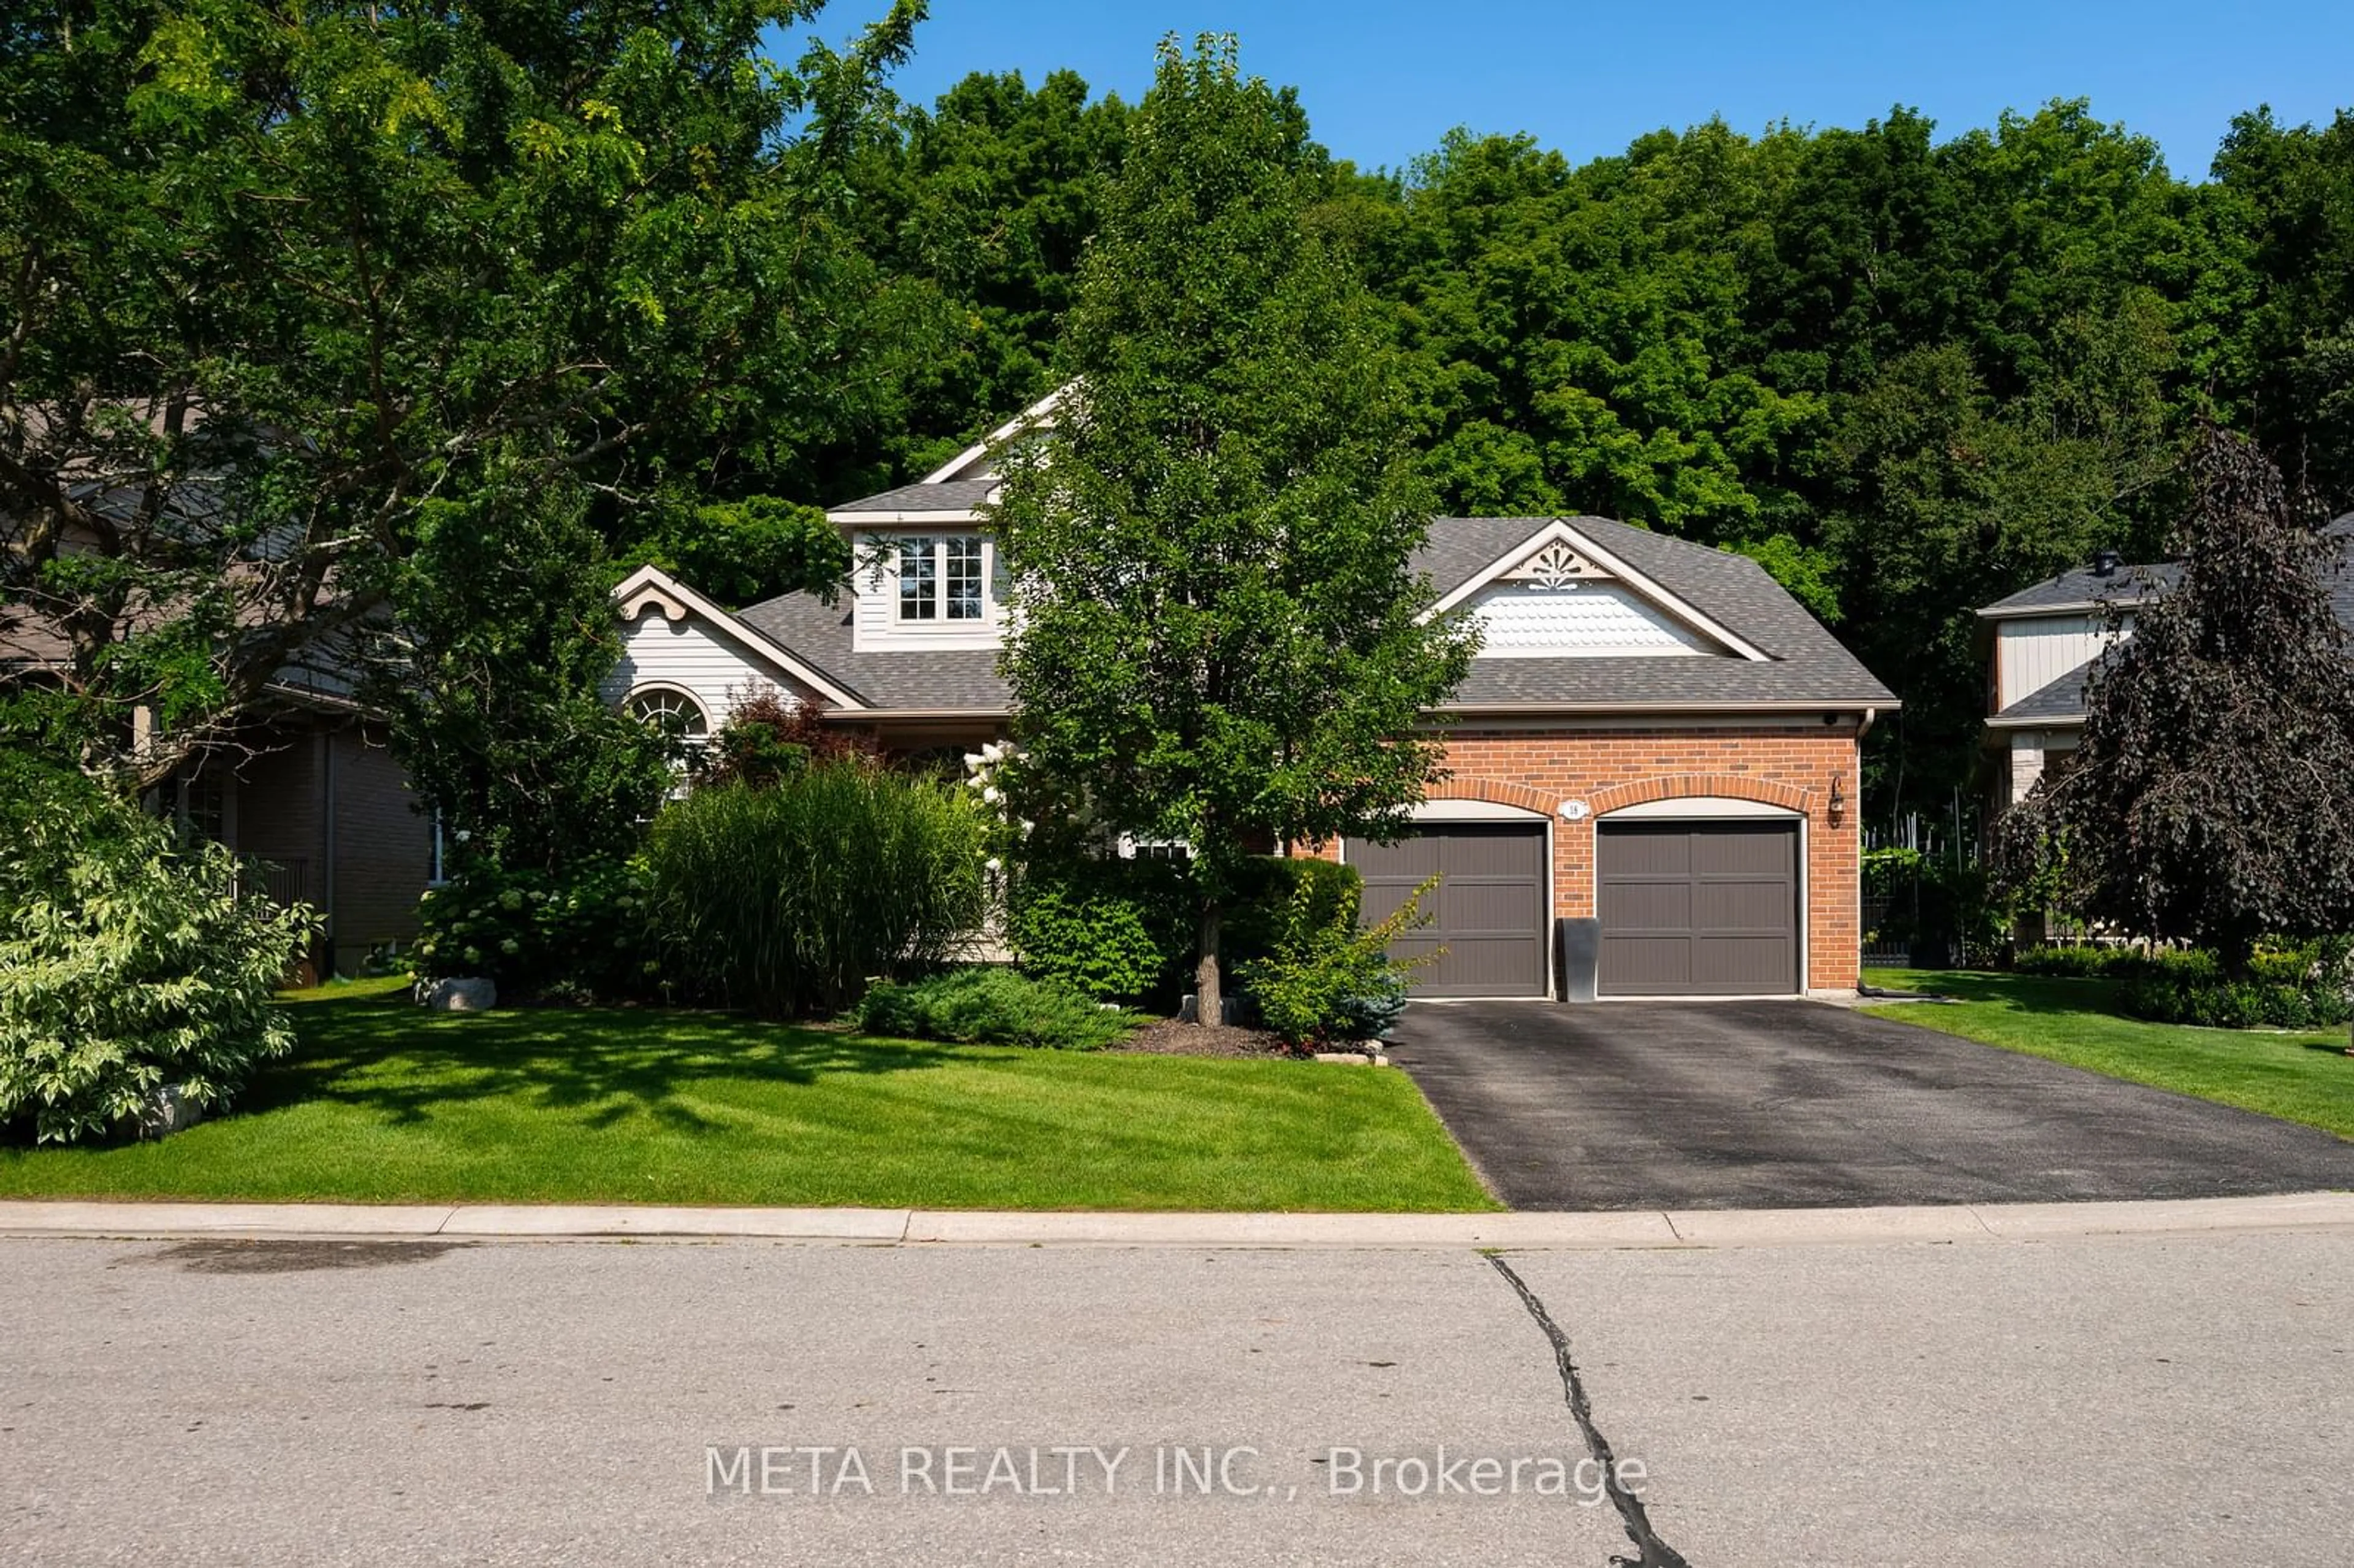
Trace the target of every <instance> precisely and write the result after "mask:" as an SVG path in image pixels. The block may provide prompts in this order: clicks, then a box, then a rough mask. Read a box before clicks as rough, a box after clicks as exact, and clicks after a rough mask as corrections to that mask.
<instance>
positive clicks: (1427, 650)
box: [995, 37, 1470, 1022]
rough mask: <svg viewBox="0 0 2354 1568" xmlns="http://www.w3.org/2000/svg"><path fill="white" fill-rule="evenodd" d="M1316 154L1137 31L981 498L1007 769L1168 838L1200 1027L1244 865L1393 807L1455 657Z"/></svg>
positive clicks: (1407, 784)
mask: <svg viewBox="0 0 2354 1568" xmlns="http://www.w3.org/2000/svg"><path fill="white" fill-rule="evenodd" d="M1321 164H1322V159H1321V156H1320V154H1319V153H1318V152H1317V151H1316V150H1315V149H1314V148H1313V147H1312V145H1311V144H1310V142H1309V139H1308V126H1307V122H1306V120H1305V118H1304V117H1303V116H1302V115H1301V113H1300V112H1299V106H1298V104H1297V103H1296V102H1295V101H1293V99H1292V98H1291V96H1290V95H1289V94H1288V93H1278V92H1277V91H1275V90H1273V89H1270V88H1269V87H1268V86H1267V84H1266V83H1265V82H1264V81H1262V80H1260V79H1257V78H1256V77H1245V76H1244V75H1243V74H1242V72H1241V69H1240V68H1239V65H1238V64H1237V61H1236V56H1235V45H1234V43H1233V41H1232V40H1231V39H1219V38H1214V37H1204V38H1203V39H1202V40H1200V41H1199V43H1198V44H1197V45H1196V48H1195V50H1194V52H1193V54H1192V55H1190V56H1188V55H1186V54H1184V53H1183V52H1182V51H1181V50H1180V49H1179V48H1178V47H1177V46H1176V45H1175V43H1174V42H1173V41H1172V42H1171V43H1168V44H1164V45H1163V46H1162V48H1161V57H1160V62H1159V67H1158V69H1157V70H1156V73H1155V77H1154V83H1153V87H1152V90H1151V91H1150V93H1149V94H1148V95H1147V96H1146V97H1145V99H1144V100H1143V101H1142V103H1141V104H1140V107H1139V110H1138V112H1137V115H1136V118H1135V120H1134V121H1133V122H1131V124H1130V126H1129V146H1128V152H1127V157H1126V161H1125V163H1124V164H1123V166H1122V168H1121V171H1120V175H1119V178H1118V179H1117V180H1116V181H1115V182H1114V183H1113V184H1112V185H1111V186H1110V187H1109V189H1108V192H1107V193H1106V196H1105V205H1104V213H1103V223H1102V227H1101V228H1100V230H1099V231H1098V232H1097V236H1096V238H1095V240H1094V243H1093V244H1092V245H1091V246H1090V247H1089V249H1088V250H1087V257H1086V259H1085V260H1084V262H1083V263H1082V266H1081V270H1080V278H1079V289H1078V297H1077V300H1076V303H1075V304H1074V305H1073V308H1072V310H1071V312H1070V313H1069V315H1068V317H1067V318H1066V324H1065V332H1064V339H1063V351H1064V357H1063V362H1062V366H1061V368H1062V369H1063V371H1064V372H1065V373H1066V375H1068V376H1072V377H1074V378H1075V386H1074V389H1073V393H1072V395H1071V397H1069V398H1067V399H1066V402H1065V404H1064V407H1063V408H1062V410H1061V412H1060V413H1059V415H1058V416H1057V418H1056V420H1055V425H1054V427H1053V429H1051V430H1050V431H1048V432H1045V433H1044V434H1043V435H1042V436H1041V438H1040V439H1039V440H1036V441H1034V443H1032V444H1031V445H1029V446H1028V447H1026V448H1025V449H1023V450H1022V451H1021V452H1020V453H1019V454H1018V455H1017V456H1016V457H1015V458H1014V459H1013V461H1012V463H1011V465H1010V471H1009V474H1008V481H1007V486H1006V491H1005V493H1004V497H1003V499H1002V502H1001V503H1000V504H999V506H998V508H997V511H996V517H995V523H996V526H997V528H998V530H999V535H1000V537H1001V540H1002V550H1003V554H1004V558H1005V560H1006V563H1007V565H1008V567H1009V569H1010V571H1011V574H1012V577H1013V590H1014V594H1015V599H1016V610H1015V620H1014V627H1015V631H1014V635H1013V641H1012V642H1011V643H1010V645H1009V647H1008V651H1007V653H1006V659H1005V665H1006V671H1007V673H1008V675H1009V677H1010V679H1011V682H1012V684H1013V691H1014V695H1015V698H1016V703H1017V709H1018V712H1019V713H1020V715H1021V717H1020V719H1019V720H1018V735H1019V738H1020V740H1021V742H1022V744H1023V747H1024V748H1025V754H1026V758H1027V762H1026V765H1027V766H1028V767H1029V768H1032V769H1034V770H1035V771H1036V772H1037V773H1038V774H1039V775H1041V776H1043V777H1044V778H1045V779H1050V780H1053V781H1055V782H1057V783H1060V784H1063V785H1065V786H1066V787H1072V786H1075V787H1077V788H1080V789H1084V790H1085V791H1086V793H1087V796H1088V797H1089V799H1090V800H1091V802H1092V804H1093V806H1094V808H1095V810H1097V812H1098V813H1099V815H1100V817H1101V818H1102V820H1103V821H1105V822H1106V823H1107V824H1108V826H1109V827H1111V828H1113V829H1117V830H1123V831H1127V832H1135V833H1139V834H1144V835H1151V836H1156V837H1162V838H1170V839H1182V840H1183V841H1184V842H1187V843H1188V844H1190V845H1191V846H1192V862H1191V865H1192V875H1193V887H1194V892H1195V895H1196V897H1197V907H1198V912H1199V916H1200V921H1199V937H1200V959H1199V968H1198V969H1197V974H1196V979H1197V990H1198V992H1199V998H1200V1007H1201V1013H1200V1016H1201V1017H1202V1018H1203V1019H1204V1020H1205V1021H1209V1022H1215V1021H1216V1020H1217V1018H1218V1017H1219V1009H1220V1001H1221V994H1222V990H1223V987H1222V977H1221V972H1220V966H1219V938H1220V929H1221V925H1222V921H1223V917H1224V915H1225V907H1226V904H1227V901H1228V899H1229V897H1230V895H1231V894H1232V892H1233V889H1234V888H1235V885H1236V881H1237V879H1238V876H1239V874H1240V872H1241V869H1242V866H1243V863H1244V862H1245V860H1246V857H1247V856H1248V854H1249V853H1251V852H1252V851H1253V850H1254V849H1264V848H1266V847H1267V846H1268V845H1270V844H1271V843H1275V842H1296V843H1311V842H1318V841H1322V840H1328V839H1331V838H1332V837H1335V836H1337V835H1339V834H1341V833H1347V832H1371V833H1378V832H1382V831H1384V829H1386V828H1390V827H1394V825H1395V824H1397V823H1398V822H1400V821H1402V820H1403V817H1404V813H1405V810H1406V809H1407V808H1408V807H1410V806H1411V805H1412V804H1413V803H1414V802H1415V801H1416V800H1418V799H1420V797H1421V794H1422V791H1423V789H1424V787H1425V786H1426V784H1427V783H1428V782H1429V781H1430V780H1431V779H1433V778H1434V777H1435V776H1436V775H1437V771H1438V768H1439V760H1440V749H1439V747H1437V744H1436V743H1435V742H1434V741H1432V740H1430V739H1429V738H1427V737H1426V736H1424V735H1423V734H1421V733H1420V732H1419V730H1418V726H1419V724H1420V721H1421V715H1422V714H1423V713H1424V711H1425V710H1426V709H1427V708H1429V707H1431V706H1432V705H1435V704H1437V703H1438V702H1439V701H1441V700H1443V699H1444V698H1445V696H1446V695H1447V693H1448V692H1449V691H1451V690H1452V689H1453V688H1454V687H1455V685H1456V684H1457V683H1459V682H1460V681H1461V679H1462V677H1463V675H1464V673H1465V672H1466V670H1467V668H1468V666H1469V656H1470V644H1469V639H1468V636H1467V634H1466V632H1465V631H1464V630H1462V629H1460V628H1459V627H1458V626H1455V625H1452V624H1449V623H1447V622H1446V621H1443V620H1440V621H1434V620H1428V619H1426V616H1425V613H1424V612H1425V611H1426V609H1428V608H1429V605H1430V602H1431V596H1430V589H1429V586H1428V584H1427V583H1426V582H1420V581H1417V580H1416V578H1415V577H1414V576H1413V574H1412V572H1411V570H1410V567H1409V561H1410V557H1411V556H1412V554H1413V552H1414V550H1415V549H1416V546H1418V545H1419V544H1420V543H1421V542H1422V540H1423V539H1424V537H1425V536H1426V531H1427V526H1428V519H1429V515H1430V510H1431V498H1430V494H1429V492H1428V490H1427V488H1426V486H1425V485H1424V484H1423V483H1422V482H1421V481H1420V480H1419V478H1418V477H1417V476H1416V471H1415V467H1414V463H1413V460H1412V453H1411V451H1410V450H1409V447H1408V444H1407V434H1408V427H1407V425H1406V422H1405V408H1404V406H1403V400H1402V397H1401V396H1400V387H1399V383H1398V377H1397V374H1396V372H1397V366H1396V364H1395V360H1394V355H1393V354H1392V353H1391V351H1390V349H1389V347H1388V345H1387V344H1385V343H1384V334H1383V332H1382V330H1381V326H1380V323H1379V320H1378V317H1377V313H1376V312H1375V309H1374V306H1373V302H1372V301H1371V299H1370V298H1369V296H1368V295H1367V293H1366V291H1365V290H1364V289H1363V285H1362V283H1361V282H1360V281H1359V280H1358V279H1357V278H1356V276H1355V275H1354V273H1353V271H1352V268H1351V266H1350V264H1349V262H1348V260H1347V258H1346V257H1345V256H1344V255H1342V254H1341V253H1340V251H1339V249H1338V248H1337V247H1336V246H1335V245H1334V243H1333V242H1332V241H1331V239H1330V238H1328V237H1327V236H1326V235H1324V234H1323V233H1321V232H1320V231H1319V230H1318V229H1317V228H1315V227H1313V226H1311V225H1310V223H1309V222H1308V221H1307V217H1308V214H1309V212H1310V207H1311V206H1312V203H1313V199H1314V197H1315V196H1316V194H1317V192H1318V189H1319V171H1320V167H1321Z"/></svg>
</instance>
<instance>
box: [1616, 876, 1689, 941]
mask: <svg viewBox="0 0 2354 1568" xmlns="http://www.w3.org/2000/svg"><path fill="white" fill-rule="evenodd" d="M1599 913H1600V914H1601V916H1602V926H1603V928H1604V929H1605V930H1620V931H1657V930H1675V931H1681V930H1682V929H1684V928H1685V927H1688V926H1690V925H1691V921H1692V889H1691V883H1689V882H1619V883H1607V884H1605V885H1604V886H1603V889H1602V906H1601V909H1600V911H1599Z"/></svg>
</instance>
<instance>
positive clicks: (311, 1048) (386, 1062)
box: [239, 992, 991, 1132]
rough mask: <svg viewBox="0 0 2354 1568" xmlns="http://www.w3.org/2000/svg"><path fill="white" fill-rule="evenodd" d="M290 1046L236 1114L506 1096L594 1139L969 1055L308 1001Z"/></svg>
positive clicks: (636, 1024) (753, 1024) (703, 1025)
mask: <svg viewBox="0 0 2354 1568" xmlns="http://www.w3.org/2000/svg"><path fill="white" fill-rule="evenodd" d="M291 1011H292V1017H293V1020H294V1023H295V1027H296V1030H297V1033H298V1034H299V1036H300V1044H297V1046H296V1047H295V1051H294V1054H292V1056H290V1057H288V1058H286V1059H285V1060H283V1061H281V1062H278V1063H275V1064H273V1065H271V1066H270V1067H269V1068H268V1069H267V1070H265V1071H264V1072H262V1073H261V1074H260V1075H257V1076H256V1077H255V1079H254V1082H253V1085H252V1086H251V1088H250V1089H249V1090H248V1091H247V1093H246V1094H244V1095H243V1096H241V1097H239V1099H240V1104H239V1109H240V1110H242V1111H248V1112H250V1111H261V1110H270V1109H276V1108H278V1107H285V1106H292V1105H296V1104H300V1103H302V1102H304V1101H312V1100H331V1101H335V1102H339V1103H342V1104H345V1105H351V1106H356V1107H364V1108H366V1109H368V1110H371V1111H374V1112H376V1114H377V1115H378V1116H379V1117H381V1118H383V1119H384V1120H385V1121H386V1122H387V1123H388V1124H390V1125H394V1126H401V1125H413V1124H416V1123H419V1122H422V1121H425V1120H427V1119H429V1118H430V1117H431V1116H432V1114H433V1112H434V1111H435V1110H436V1109H437V1108H439V1107H446V1106H450V1105H453V1104H459V1103H463V1102H467V1101H474V1100H485V1099H500V1098H506V1099H512V1100H514V1101H515V1102H516V1103H518V1104H527V1105H531V1106H534V1107H538V1108H541V1109H546V1110H557V1111H574V1112H579V1113H583V1114H582V1115H581V1117H580V1120H581V1123H582V1125H583V1126H585V1127H587V1128H592V1129H599V1130H601V1129H604V1128H610V1127H612V1126H614V1125H615V1124H616V1123H619V1122H621V1121H624V1120H626V1119H628V1118H630V1117H631V1116H633V1115H642V1116H646V1117H649V1118H652V1119H653V1120H654V1121H656V1122H658V1123H660V1124H662V1125H663V1126H665V1127H667V1128H671V1129H673V1130H676V1131H682V1132H703V1131H707V1130H710V1129H712V1128H714V1126H715V1125H716V1124H715V1123H713V1122H712V1121H711V1120H710V1118H707V1117H705V1116H703V1115H702V1114H700V1113H699V1112H697V1111H696V1110H695V1109H694V1108H693V1107H691V1106H688V1105H687V1104H685V1103H684V1101H683V1099H682V1095H683V1094H684V1093H685V1092H686V1091H689V1090H691V1089H693V1088H694V1087H695V1086H697V1085H699V1084H707V1083H711V1082H714V1081H717V1080H731V1081H737V1082H759V1081H766V1082H769V1083H779V1084H796V1085H804V1084H813V1083H815V1082H816V1081H817V1080H818V1079H819V1078H820V1077H822V1076H824V1075H833V1074H843V1073H853V1074H888V1073H906V1072H920V1071H923V1070H925V1069H927V1068H933V1067H938V1066H941V1065H947V1064H949V1063H952V1062H958V1061H969V1060H973V1059H976V1057H978V1056H980V1055H983V1054H991V1053H983V1052H981V1051H979V1050H977V1049H976V1048H970V1047H964V1046H955V1045H934V1044H918V1043H913V1042H907V1043H901V1042H890V1043H878V1042H874V1041H870V1040H867V1039H865V1038H864V1037H862V1036H858V1035H855V1034H851V1033H844V1032H843V1031H839V1030H832V1029H820V1028H811V1027H809V1026H806V1025H801V1024H790V1023H770V1022H764V1021H761V1020H758V1019H752V1018H746V1017H743V1016H741V1015H738V1014H731V1013H724V1012H685V1011H678V1010H671V1009H663V1008H630V1009H622V1008H515V1009H508V1010H504V1011H501V1012H488V1013H476V1014H453V1013H429V1012H425V1011H423V1010H422V1009H420V1008H419V1007H418V1006H417V1005H416V1004H415V1003H414V1002H412V1001H409V1000H408V998H407V997H406V996H405V995H404V994H401V993H398V992H392V993H384V994H376V995H360V996H353V997H334V998H318V999H311V1000H305V1001H302V1002H301V1003H300V1004H298V1005H296V1006H295V1007H294V1008H292V1010H291Z"/></svg>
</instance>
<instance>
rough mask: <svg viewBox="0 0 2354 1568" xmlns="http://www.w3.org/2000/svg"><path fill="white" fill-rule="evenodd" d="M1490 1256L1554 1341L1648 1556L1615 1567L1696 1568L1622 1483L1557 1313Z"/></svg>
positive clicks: (1573, 1395) (1566, 1380)
mask: <svg viewBox="0 0 2354 1568" xmlns="http://www.w3.org/2000/svg"><path fill="white" fill-rule="evenodd" d="M1487 1257H1488V1261H1489V1262H1490V1263H1491V1264H1493V1265H1495V1267H1496V1272H1497V1273H1499V1274H1500V1275H1502V1276H1503V1277H1504V1283H1506V1284H1507V1285H1510V1286H1511V1287H1512V1293H1513V1294H1514V1295H1516V1296H1518V1297H1519V1298H1521V1305H1522V1306H1523V1307H1525V1308H1528V1310H1529V1316H1530V1317H1531V1318H1533V1319H1536V1325H1537V1327H1538V1328H1539V1329H1541V1330H1543V1332H1544V1337H1545V1338H1546V1339H1548V1340H1552V1341H1553V1364H1554V1365H1556V1366H1557V1367H1559V1368H1560V1369H1561V1386H1562V1392H1563V1393H1564V1395H1565V1396H1566V1397H1567V1399H1568V1401H1569V1414H1570V1417H1571V1419H1572V1420H1574V1421H1575V1422H1576V1423H1577V1430H1578V1432H1579V1433H1580V1434H1581V1435H1582V1436H1584V1437H1585V1448H1586V1452H1587V1453H1589V1454H1591V1455H1593V1456H1594V1459H1595V1462H1596V1464H1598V1465H1600V1466H1601V1467H1602V1488H1603V1491H1604V1492H1605V1494H1606V1495H1607V1496H1608V1497H1609V1499H1610V1506H1611V1507H1613V1508H1615V1509H1617V1510H1618V1519H1619V1521H1620V1522H1621V1523H1622V1524H1624V1525H1625V1526H1626V1527H1627V1539H1628V1541H1631V1542H1634V1543H1635V1549H1636V1550H1637V1551H1638V1552H1641V1553H1642V1555H1641V1556H1639V1557H1620V1556H1616V1555H1614V1556H1612V1558H1611V1559H1610V1563H1611V1568H1691V1563H1687V1562H1686V1561H1685V1560H1684V1555H1683V1553H1682V1552H1678V1551H1677V1550H1676V1549H1675V1548H1674V1547H1672V1546H1670V1545H1669V1544H1668V1543H1667V1542H1664V1541H1661V1540H1660V1539H1659V1532H1658V1531H1655V1530H1653V1529H1652V1528H1651V1516H1650V1514H1649V1512H1648V1511H1647V1510H1645V1509H1644V1507H1643V1499H1641V1498H1639V1497H1638V1496H1637V1495H1636V1494H1635V1493H1633V1492H1631V1491H1628V1489H1627V1487H1626V1484H1625V1483H1624V1482H1623V1481H1621V1480H1620V1479H1619V1477H1618V1460H1617V1457H1616V1456H1615V1455H1613V1454H1612V1453H1611V1451H1610V1439H1608V1438H1607V1437H1605V1436H1603V1435H1602V1428H1600V1427H1599V1426H1596V1425H1595V1424H1594V1404H1593V1402H1592V1401H1590V1400H1588V1399H1587V1398H1586V1396H1585V1380H1584V1379H1582V1378H1581V1377H1579V1375H1578V1372H1577V1363H1576V1361H1574V1360H1572V1359H1571V1357H1570V1352H1569V1336H1568V1335H1567V1334H1564V1333H1563V1332H1562V1330H1561V1325H1560V1324H1558V1323H1556V1322H1554V1321H1553V1314H1552V1313H1550V1312H1548V1311H1546V1310H1545V1305H1544V1303H1543V1301H1540V1300H1539V1299H1537V1293H1536V1292H1535V1291H1533V1290H1532V1289H1530V1288H1529V1287H1528V1282H1527V1281H1526V1280H1524V1279H1522V1277H1520V1276H1519V1275H1517V1274H1515V1273H1513V1272H1512V1266H1511V1264H1509V1263H1506V1262H1505V1261H1504V1259H1503V1257H1502V1255H1500V1254H1498V1253H1492V1252H1491V1253H1490V1254H1488V1255H1487Z"/></svg>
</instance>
